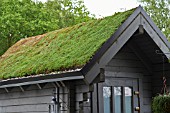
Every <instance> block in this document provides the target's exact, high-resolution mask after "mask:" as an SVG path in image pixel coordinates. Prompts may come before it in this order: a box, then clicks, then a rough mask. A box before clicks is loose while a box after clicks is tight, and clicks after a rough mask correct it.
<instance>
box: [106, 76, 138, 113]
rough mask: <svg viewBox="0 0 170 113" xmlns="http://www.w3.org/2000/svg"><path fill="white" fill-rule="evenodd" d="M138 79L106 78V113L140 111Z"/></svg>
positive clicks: (135, 112) (134, 112)
mask: <svg viewBox="0 0 170 113" xmlns="http://www.w3.org/2000/svg"><path fill="white" fill-rule="evenodd" d="M138 90H139V83H138V79H129V78H106V81H105V83H104V86H103V101H104V113H139V110H140V108H139V106H140V105H139V92H138Z"/></svg>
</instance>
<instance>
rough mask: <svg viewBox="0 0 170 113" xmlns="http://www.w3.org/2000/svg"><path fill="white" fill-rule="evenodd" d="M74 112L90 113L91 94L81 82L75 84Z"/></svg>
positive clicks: (87, 87)
mask: <svg viewBox="0 0 170 113" xmlns="http://www.w3.org/2000/svg"><path fill="white" fill-rule="evenodd" d="M75 83H76V84H75V92H76V111H75V113H91V93H90V92H89V86H88V85H86V84H85V82H84V81H83V80H79V81H76V82H75Z"/></svg>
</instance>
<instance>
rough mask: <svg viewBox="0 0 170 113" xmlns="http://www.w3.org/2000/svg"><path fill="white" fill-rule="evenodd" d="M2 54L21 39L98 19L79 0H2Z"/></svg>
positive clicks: (0, 28) (0, 48)
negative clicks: (42, 0)
mask: <svg viewBox="0 0 170 113" xmlns="http://www.w3.org/2000/svg"><path fill="white" fill-rule="evenodd" d="M0 15H1V18H0V55H2V54H3V53H4V52H5V51H6V50H7V49H8V48H9V47H10V46H12V45H13V44H14V43H16V42H17V41H18V40H20V39H21V38H25V37H30V36H35V35H40V34H43V33H46V32H49V31H53V30H56V29H61V28H64V27H68V26H72V25H75V24H77V23H81V22H85V21H88V20H92V19H94V15H91V14H90V13H89V11H87V8H86V7H85V5H84V3H83V2H82V1H79V0H74V1H72V0H53V1H48V2H46V3H42V2H36V3H35V2H33V1H32V0H0Z"/></svg>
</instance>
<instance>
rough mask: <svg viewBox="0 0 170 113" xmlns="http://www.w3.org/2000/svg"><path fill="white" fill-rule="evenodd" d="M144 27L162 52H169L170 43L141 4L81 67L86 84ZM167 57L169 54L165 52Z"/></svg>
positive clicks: (169, 56) (91, 81)
mask: <svg viewBox="0 0 170 113" xmlns="http://www.w3.org/2000/svg"><path fill="white" fill-rule="evenodd" d="M141 26H142V29H144V30H145V31H146V32H147V33H148V34H149V36H150V38H152V40H153V41H154V42H155V43H156V45H157V46H158V47H159V48H160V50H161V51H162V52H163V53H169V49H170V43H169V42H168V40H167V39H166V37H165V36H164V35H163V34H162V32H161V31H160V29H159V28H157V26H156V25H155V24H154V23H153V22H152V20H151V18H150V17H149V16H148V15H147V14H146V12H145V11H144V10H143V8H142V7H141V6H139V7H138V8H137V9H136V10H135V11H134V13H133V14H132V15H131V16H130V17H129V18H128V19H127V20H126V21H125V22H124V23H123V24H122V25H121V26H120V27H119V28H118V30H117V31H116V32H115V33H114V34H113V35H112V36H111V37H110V38H109V39H108V40H107V41H106V42H105V43H104V45H103V46H102V47H101V49H100V50H98V51H97V53H96V54H95V56H94V57H93V59H92V60H91V61H90V62H89V63H88V64H87V65H86V66H84V68H83V69H82V73H83V75H85V81H86V83H87V84H91V83H93V81H94V80H95V78H96V77H97V76H98V75H100V74H99V73H100V70H101V68H104V67H105V65H107V63H108V62H109V61H110V60H111V59H112V58H113V57H114V56H115V55H116V54H117V52H118V51H119V50H120V49H121V48H122V47H123V46H124V45H125V44H126V43H127V41H128V40H129V39H130V38H131V37H132V36H133V35H134V33H135V32H136V31H137V30H138V29H139V32H140V29H141ZM165 55H166V57H167V58H168V59H169V58H170V54H165Z"/></svg>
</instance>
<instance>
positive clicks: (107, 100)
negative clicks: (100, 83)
mask: <svg viewBox="0 0 170 113" xmlns="http://www.w3.org/2000/svg"><path fill="white" fill-rule="evenodd" d="M103 98H104V113H111V112H110V111H111V87H103Z"/></svg>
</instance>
